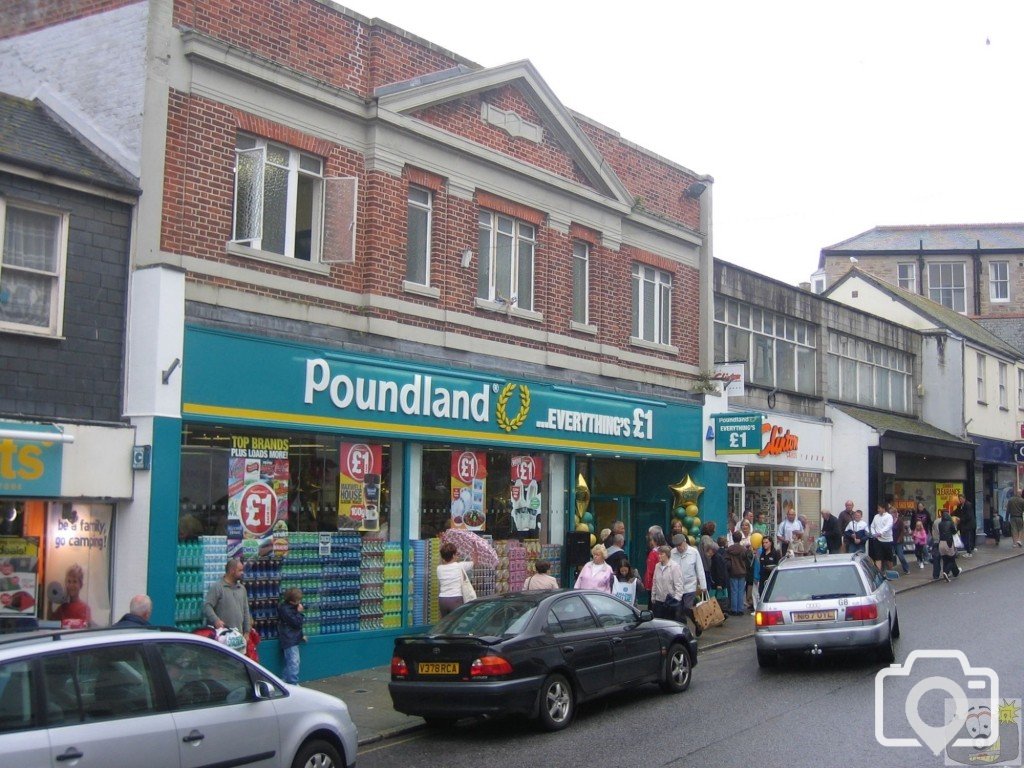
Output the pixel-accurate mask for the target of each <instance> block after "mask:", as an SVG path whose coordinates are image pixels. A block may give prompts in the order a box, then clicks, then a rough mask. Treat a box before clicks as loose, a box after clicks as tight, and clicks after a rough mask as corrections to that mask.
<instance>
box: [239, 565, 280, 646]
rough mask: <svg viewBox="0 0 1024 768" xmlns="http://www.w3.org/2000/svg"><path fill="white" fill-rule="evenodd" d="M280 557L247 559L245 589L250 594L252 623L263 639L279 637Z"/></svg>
mask: <svg viewBox="0 0 1024 768" xmlns="http://www.w3.org/2000/svg"><path fill="white" fill-rule="evenodd" d="M281 569H282V564H281V560H280V558H274V557H261V558H257V559H255V560H247V561H245V575H244V577H243V579H244V583H245V591H246V593H248V595H249V613H251V614H252V625H253V627H254V628H255V629H256V631H257V632H259V633H260V637H261V638H262V639H263V640H269V639H271V638H274V637H277V604H278V602H280V599H281Z"/></svg>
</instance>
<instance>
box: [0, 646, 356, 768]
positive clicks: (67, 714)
mask: <svg viewBox="0 0 1024 768" xmlns="http://www.w3.org/2000/svg"><path fill="white" fill-rule="evenodd" d="M0 755H3V756H4V757H3V761H4V764H5V765H12V766H15V765H16V766H19V768H34V767H35V766H53V765H73V766H76V768H89V766H101V767H102V768H111V767H112V766H130V765H145V766H146V768H193V766H210V765H246V766H265V767H266V768H270V767H271V766H273V768H313V767H314V766H315V767H316V768H342V767H347V766H352V765H354V764H355V759H356V729H355V726H354V725H353V724H352V720H351V718H350V717H349V713H348V708H347V707H346V706H345V704H344V702H342V701H340V700H339V699H336V698H334V697H333V696H328V695H326V694H323V693H319V692H317V691H312V690H308V689H305V688H298V687H293V686H289V685H287V684H285V683H283V682H282V681H281V680H279V679H278V678H277V677H275V676H274V675H272V674H271V673H270V672H268V671H267V670H265V669H264V668H263V667H261V666H260V665H259V664H256V663H254V662H252V661H250V660H249V659H247V658H245V657H243V656H241V655H240V654H238V653H236V652H235V651H232V650H230V649H228V648H227V647H226V646H224V645H221V644H219V643H216V642H214V641H212V640H207V639H206V638H203V637H199V636H197V635H192V634H186V633H182V632H177V631H169V630H159V629H156V628H154V629H149V630H147V629H106V630H78V631H75V630H60V631H52V632H32V633H26V634H18V635H8V636H4V637H3V638H0Z"/></svg>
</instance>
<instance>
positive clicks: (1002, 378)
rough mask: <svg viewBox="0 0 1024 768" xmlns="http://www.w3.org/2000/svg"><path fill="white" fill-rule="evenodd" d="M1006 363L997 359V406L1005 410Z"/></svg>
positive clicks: (1006, 404)
mask: <svg viewBox="0 0 1024 768" xmlns="http://www.w3.org/2000/svg"><path fill="white" fill-rule="evenodd" d="M1006 367H1007V366H1006V363H1004V362H1002V361H999V407H1000V408H1002V409H1003V410H1004V411H1005V410H1007V406H1008V405H1009V403H1007V395H1008V393H1007V391H1006V389H1007V387H1006Z"/></svg>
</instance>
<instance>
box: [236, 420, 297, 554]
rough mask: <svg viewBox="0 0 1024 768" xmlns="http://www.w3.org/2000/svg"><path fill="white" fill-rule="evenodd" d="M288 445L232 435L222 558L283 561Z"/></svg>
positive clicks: (284, 441) (281, 440)
mask: <svg viewBox="0 0 1024 768" xmlns="http://www.w3.org/2000/svg"><path fill="white" fill-rule="evenodd" d="M288 478H289V467H288V439H287V438H279V437H258V436H255V435H252V436H249V435H232V436H231V453H230V454H229V457H228V522H227V529H228V530H227V535H228V557H242V558H254V557H269V556H275V557H283V556H284V554H285V553H286V552H287V548H286V546H287V541H288V539H287V537H286V536H283V535H278V536H277V537H275V536H274V534H275V533H278V534H283V533H284V532H285V531H287V530H288V523H287V520H288Z"/></svg>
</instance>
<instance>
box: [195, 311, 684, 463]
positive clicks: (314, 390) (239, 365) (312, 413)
mask: <svg viewBox="0 0 1024 768" xmlns="http://www.w3.org/2000/svg"><path fill="white" fill-rule="evenodd" d="M185 353H186V358H185V362H186V366H185V376H184V383H183V387H182V398H183V403H182V412H183V414H184V416H185V418H193V419H198V420H202V421H212V422H222V421H227V422H234V423H240V422H244V423H247V424H253V423H256V424H263V425H266V426H282V427H284V426H288V427H302V428H305V429H322V430H327V431H340V432H345V433H353V434H361V435H368V436H373V435H378V436H387V437H392V438H399V439H402V438H408V439H411V440H416V439H423V440H432V439H434V440H453V439H457V440H461V441H463V442H466V443H482V444H514V445H522V446H526V447H532V448H545V447H547V448H551V449H554V450H558V449H563V450H586V451H595V450H596V451H600V452H603V453H617V454H632V455H644V456H664V457H674V458H697V457H699V456H700V421H701V413H700V409H699V408H698V407H696V406H690V405H681V404H675V403H668V402H663V401H655V400H646V399H641V398H635V397H630V396H622V395H614V394H606V393H602V392H597V391H591V390H583V389H579V388H576V387H568V386H559V385H552V384H543V383H539V382H533V381H527V380H522V381H521V380H509V379H503V378H499V377H496V376H493V375H487V374H478V373H474V372H463V371H457V370H449V369H444V368H431V367H428V366H424V365H418V364H414V363H411V362H404V361H396V360H391V359H384V358H374V357H370V356H363V355H351V354H347V353H344V352H342V351H337V350H331V351H327V350H324V349H317V348H310V347H306V346H300V345H294V344H289V343H286V342H280V341H273V340H267V339H257V338H253V337H249V336H241V335H238V334H232V333H225V332H220V331H213V330H208V329H198V328H188V329H186V335H185Z"/></svg>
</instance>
